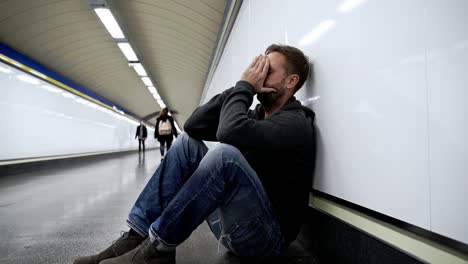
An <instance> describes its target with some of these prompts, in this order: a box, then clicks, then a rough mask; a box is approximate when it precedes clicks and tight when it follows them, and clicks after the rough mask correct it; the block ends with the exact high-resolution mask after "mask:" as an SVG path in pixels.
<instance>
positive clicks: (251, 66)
mask: <svg viewBox="0 0 468 264" xmlns="http://www.w3.org/2000/svg"><path fill="white" fill-rule="evenodd" d="M259 57H260V55H257V56H255V58H254V59H253V61H252V63H250V65H249V68H254V66H255V65H256V64H257V61H258V59H259Z"/></svg>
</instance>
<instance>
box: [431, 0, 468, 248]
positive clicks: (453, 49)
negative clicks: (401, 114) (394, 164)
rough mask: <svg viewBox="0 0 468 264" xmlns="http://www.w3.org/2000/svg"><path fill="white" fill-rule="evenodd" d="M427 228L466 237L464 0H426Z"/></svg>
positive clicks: (467, 42) (467, 17)
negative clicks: (429, 202) (428, 191)
mask: <svg viewBox="0 0 468 264" xmlns="http://www.w3.org/2000/svg"><path fill="white" fill-rule="evenodd" d="M427 17H428V20H427V23H428V27H427V30H428V31H427V44H428V49H427V52H428V67H427V70H428V75H427V76H428V109H429V117H430V119H429V121H430V122H429V139H430V141H429V145H430V151H429V154H430V175H431V182H430V183H431V202H432V210H431V214H432V227H433V230H434V231H436V232H438V233H441V234H444V235H446V236H448V237H453V238H455V239H457V240H459V241H463V242H465V243H468V225H467V224H466V219H468V195H467V193H468V192H467V188H468V177H467V175H468V141H467V135H468V122H467V116H468V107H467V99H468V89H467V88H468V86H467V84H468V75H467V72H468V27H467V25H468V2H467V1H465V0H452V1H428V5H427Z"/></svg>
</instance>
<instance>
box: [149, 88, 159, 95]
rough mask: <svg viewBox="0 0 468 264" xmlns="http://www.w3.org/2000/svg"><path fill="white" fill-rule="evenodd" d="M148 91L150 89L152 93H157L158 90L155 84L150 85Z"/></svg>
mask: <svg viewBox="0 0 468 264" xmlns="http://www.w3.org/2000/svg"><path fill="white" fill-rule="evenodd" d="M148 91H150V93H152V94H157V93H158V92H157V91H156V88H154V86H149V87H148Z"/></svg>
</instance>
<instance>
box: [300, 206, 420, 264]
mask: <svg viewBox="0 0 468 264" xmlns="http://www.w3.org/2000/svg"><path fill="white" fill-rule="evenodd" d="M307 221H308V222H307V224H305V225H304V226H303V227H302V230H301V233H300V235H299V237H298V240H299V241H300V243H301V244H302V245H303V246H304V247H305V248H306V249H307V251H308V252H313V254H314V255H315V257H316V258H317V259H318V260H319V262H320V263H356V264H360V263H369V264H371V263H376V264H377V263H378V264H387V263H388V264H390V263H399V264H407V263H418V264H419V263H423V262H421V261H419V260H417V259H416V258H414V257H412V256H410V255H407V254H405V253H404V252H401V251H399V250H397V249H395V248H394V247H392V246H390V245H388V244H386V243H384V242H382V241H381V240H379V239H376V238H374V237H372V236H370V235H368V234H367V233H365V232H363V231H361V230H359V229H357V228H355V227H353V226H351V225H349V224H347V223H345V222H343V221H341V220H339V219H337V218H335V217H333V216H331V215H328V214H326V213H324V212H322V211H320V210H317V209H315V208H312V207H310V208H309V210H308V215H307Z"/></svg>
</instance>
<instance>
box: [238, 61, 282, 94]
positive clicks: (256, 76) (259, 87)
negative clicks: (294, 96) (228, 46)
mask: <svg viewBox="0 0 468 264" xmlns="http://www.w3.org/2000/svg"><path fill="white" fill-rule="evenodd" d="M269 68H270V62H269V61H268V57H267V56H266V55H258V56H257V57H255V58H254V60H253V61H252V63H251V64H250V65H249V67H248V68H247V69H246V70H245V71H244V73H243V74H242V77H241V81H246V82H249V83H250V84H252V86H253V87H254V93H256V94H258V93H271V92H276V90H275V89H273V88H268V87H264V86H263V84H264V82H265V78H266V77H267V74H268V69H269Z"/></svg>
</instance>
